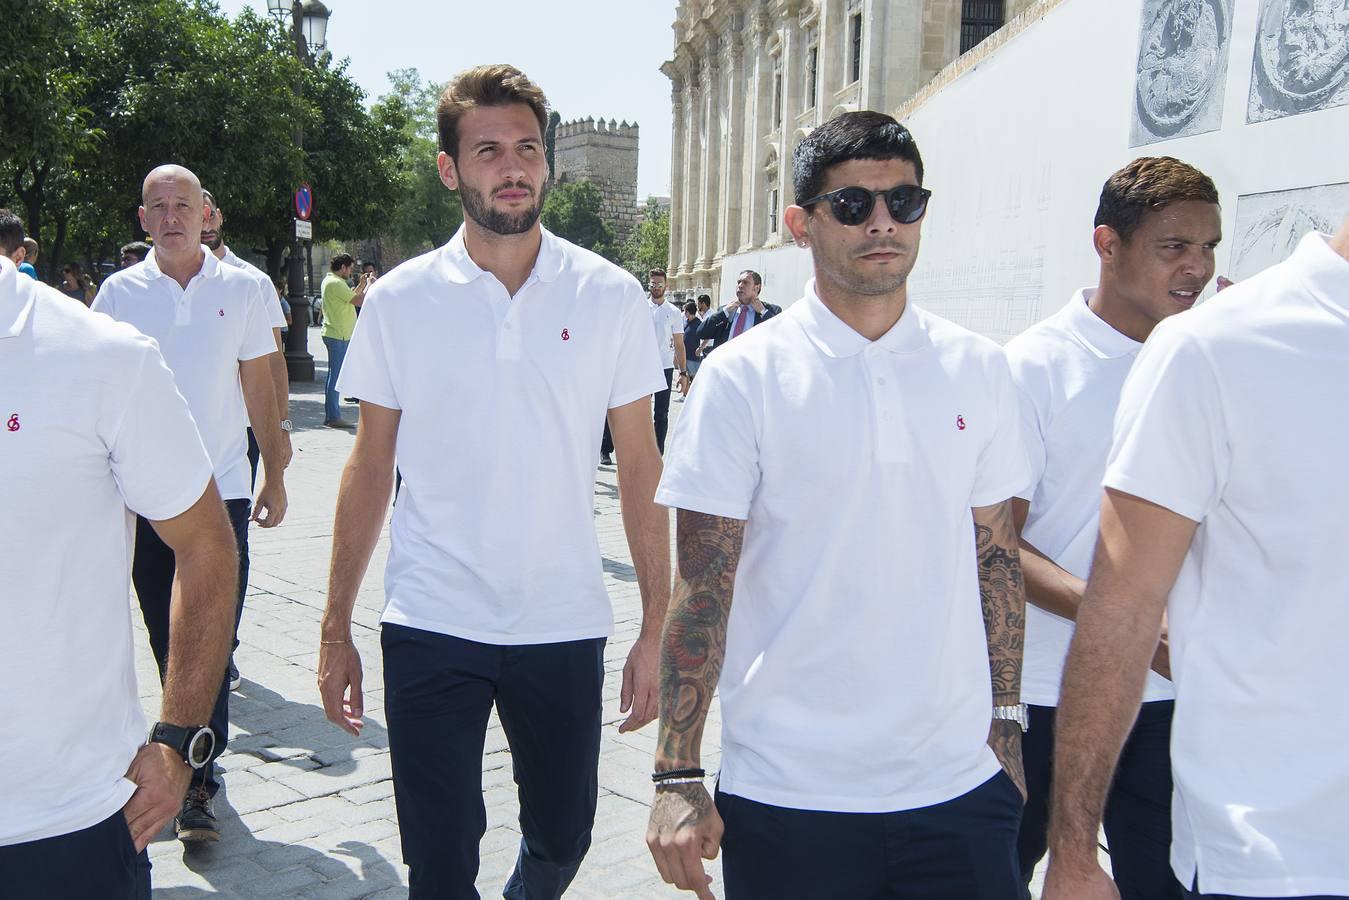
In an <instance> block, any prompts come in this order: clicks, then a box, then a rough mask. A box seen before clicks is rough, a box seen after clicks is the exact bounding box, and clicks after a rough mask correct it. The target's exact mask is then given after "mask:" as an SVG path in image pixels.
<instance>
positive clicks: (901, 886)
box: [717, 772, 1021, 900]
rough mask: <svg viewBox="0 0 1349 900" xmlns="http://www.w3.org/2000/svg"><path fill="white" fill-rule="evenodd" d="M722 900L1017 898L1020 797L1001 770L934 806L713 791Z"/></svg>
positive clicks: (986, 899) (1018, 885)
mask: <svg viewBox="0 0 1349 900" xmlns="http://www.w3.org/2000/svg"><path fill="white" fill-rule="evenodd" d="M717 811H718V812H719V813H720V814H721V818H722V821H723V822H724V823H725V825H726V833H725V835H724V836H723V837H722V841H721V846H722V850H723V851H724V853H725V861H724V863H723V864H722V875H723V877H724V878H725V879H726V885H725V890H726V900H786V898H791V900H842V898H847V900H1016V898H1017V897H1018V896H1019V891H1020V880H1019V878H1018V869H1017V862H1016V833H1017V827H1018V826H1019V825H1020V823H1021V792H1020V791H1018V790H1017V789H1016V785H1014V784H1013V783H1012V780H1011V779H1010V778H1008V777H1007V776H1006V775H1005V774H1004V773H1002V772H999V773H998V774H997V775H994V776H993V777H992V778H990V779H989V780H988V781H986V782H984V783H983V784H981V785H980V786H979V787H977V788H975V789H974V790H972V791H970V792H968V793H966V794H963V795H961V796H959V797H956V798H955V799H953V800H948V801H946V802H945V803H938V804H936V805H935V806H927V807H922V808H920V809H911V810H904V811H902V812H891V813H840V812H817V811H814V810H802V809H786V808H783V807H778V806H769V805H767V804H764V803H756V802H755V801H753V800H747V799H745V798H744V797H737V796H734V795H732V794H725V793H722V792H721V791H718V792H717Z"/></svg>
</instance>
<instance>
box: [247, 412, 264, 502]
mask: <svg viewBox="0 0 1349 900" xmlns="http://www.w3.org/2000/svg"><path fill="white" fill-rule="evenodd" d="M244 430H245V432H247V434H248V479H249V481H248V488H249V493H254V494H255V493H257V491H258V460H259V459H261V458H262V448H261V447H259V446H258V438H257V435H255V434H253V429H252V428H246V429H244Z"/></svg>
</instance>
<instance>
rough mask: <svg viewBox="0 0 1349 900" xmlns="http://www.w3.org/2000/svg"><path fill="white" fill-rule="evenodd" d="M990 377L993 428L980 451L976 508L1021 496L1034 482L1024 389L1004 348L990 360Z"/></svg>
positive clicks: (972, 495) (972, 496)
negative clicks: (1014, 379) (1020, 388)
mask: <svg viewBox="0 0 1349 900" xmlns="http://www.w3.org/2000/svg"><path fill="white" fill-rule="evenodd" d="M988 377H989V382H990V384H989V396H990V397H991V398H992V403H991V404H990V405H989V407H988V411H987V413H986V415H988V417H989V418H990V419H991V420H992V422H993V427H992V428H991V430H990V433H989V439H988V442H987V443H986V444H985V445H984V447H983V449H982V450H981V451H980V452H979V462H978V468H977V470H976V472H975V475H974V487H973V489H972V490H971V491H970V506H972V507H976V508H977V507H980V506H992V505H993V504H995V503H1001V502H1003V501H1004V500H1007V499H1009V498H1011V497H1019V496H1021V495H1023V494H1024V493H1025V492H1026V491H1027V486H1028V485H1029V484H1030V483H1031V468H1030V463H1029V462H1028V461H1027V459H1026V436H1025V432H1024V428H1025V419H1024V418H1023V413H1022V410H1021V392H1020V391H1018V390H1017V389H1016V385H1015V384H1013V383H1012V373H1011V371H1010V370H1009V369H1008V366H1007V357H1006V356H1005V355H1004V354H1003V352H1002V351H1001V350H999V351H998V352H997V354H996V355H995V356H994V357H993V358H992V360H991V362H990V363H989V367H988Z"/></svg>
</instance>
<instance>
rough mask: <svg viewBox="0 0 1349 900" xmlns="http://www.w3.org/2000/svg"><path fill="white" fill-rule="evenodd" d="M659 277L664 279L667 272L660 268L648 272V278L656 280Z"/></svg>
mask: <svg viewBox="0 0 1349 900" xmlns="http://www.w3.org/2000/svg"><path fill="white" fill-rule="evenodd" d="M657 275H659V276H660V277H661V278H664V277H665V270H664V269H660V268H656V269H652V270H651V271H650V272H647V273H646V277H647V278H655V277H656V276H657Z"/></svg>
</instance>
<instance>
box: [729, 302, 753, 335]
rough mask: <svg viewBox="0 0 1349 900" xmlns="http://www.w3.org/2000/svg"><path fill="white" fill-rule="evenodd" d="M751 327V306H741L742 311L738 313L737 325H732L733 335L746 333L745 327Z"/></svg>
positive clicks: (736, 317)
mask: <svg viewBox="0 0 1349 900" xmlns="http://www.w3.org/2000/svg"><path fill="white" fill-rule="evenodd" d="M748 327H749V307H745V306H742V307H740V312H738V313H736V316H735V325H733V326H731V337H738V336H740V335H741V334H744V332H745V329H746V328H748Z"/></svg>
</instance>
